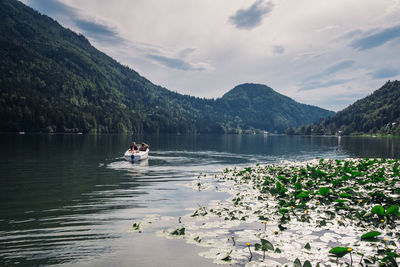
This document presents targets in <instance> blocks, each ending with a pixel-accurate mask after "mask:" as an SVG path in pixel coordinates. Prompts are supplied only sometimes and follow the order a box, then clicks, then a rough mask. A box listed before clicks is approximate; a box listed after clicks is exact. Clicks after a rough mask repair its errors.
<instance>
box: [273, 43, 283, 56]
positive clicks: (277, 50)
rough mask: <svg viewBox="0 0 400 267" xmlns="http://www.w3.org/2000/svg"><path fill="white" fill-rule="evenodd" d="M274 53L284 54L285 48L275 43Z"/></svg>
mask: <svg viewBox="0 0 400 267" xmlns="http://www.w3.org/2000/svg"><path fill="white" fill-rule="evenodd" d="M272 53H274V54H275V55H279V54H283V53H285V48H284V47H283V46H281V45H274V46H272Z"/></svg>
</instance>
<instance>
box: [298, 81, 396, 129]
mask: <svg viewBox="0 0 400 267" xmlns="http://www.w3.org/2000/svg"><path fill="white" fill-rule="evenodd" d="M399 123H400V82H399V81H392V82H390V81H388V82H387V83H386V84H385V85H383V86H382V87H381V88H380V89H378V90H376V91H375V92H373V93H372V94H371V95H369V96H367V97H365V98H363V99H360V100H358V101H356V102H355V103H354V104H352V105H350V106H349V107H347V108H345V109H344V110H342V111H340V112H338V113H336V114H335V115H334V116H332V117H330V118H327V119H324V120H322V121H320V122H318V123H315V124H312V125H309V126H304V127H302V128H300V129H299V130H298V133H299V134H337V133H338V132H339V131H340V134H343V135H351V134H394V135H400V127H399ZM292 133H293V131H292Z"/></svg>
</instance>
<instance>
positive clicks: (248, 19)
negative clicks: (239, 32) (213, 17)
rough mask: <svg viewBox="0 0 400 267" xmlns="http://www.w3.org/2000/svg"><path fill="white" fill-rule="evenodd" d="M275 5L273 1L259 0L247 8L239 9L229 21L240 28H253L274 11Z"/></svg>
mask: <svg viewBox="0 0 400 267" xmlns="http://www.w3.org/2000/svg"><path fill="white" fill-rule="evenodd" d="M273 7H274V5H273V4H272V3H271V2H265V1H264V0H257V1H256V2H255V3H254V4H253V5H252V6H250V7H249V8H247V9H239V10H238V11H237V12H236V13H235V14H234V15H232V16H230V17H229V21H230V22H231V23H232V24H233V25H235V26H236V28H238V29H253V28H255V27H257V26H259V25H260V24H261V23H262V19H263V17H264V16H265V15H267V14H269V13H270V12H271V11H272V8H273Z"/></svg>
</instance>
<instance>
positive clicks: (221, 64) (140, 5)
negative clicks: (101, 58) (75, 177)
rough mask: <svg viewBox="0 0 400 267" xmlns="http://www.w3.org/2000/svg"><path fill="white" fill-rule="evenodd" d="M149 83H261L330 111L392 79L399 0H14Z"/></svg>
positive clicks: (220, 86) (204, 88)
mask: <svg viewBox="0 0 400 267" xmlns="http://www.w3.org/2000/svg"><path fill="white" fill-rule="evenodd" d="M21 1H22V2H24V3H25V4H27V5H29V6H31V7H33V8H34V9H36V10H38V11H39V12H41V13H43V14H46V15H48V16H50V17H52V18H54V19H55V20H57V21H58V22H59V23H60V24H62V25H63V26H65V27H68V28H70V29H72V30H74V31H76V32H79V33H82V34H84V35H85V36H86V37H87V38H88V39H89V40H90V41H91V43H92V44H93V45H94V46H95V47H97V48H98V49H99V50H101V51H103V52H105V53H106V54H108V55H110V56H112V57H113V58H115V59H116V60H118V61H119V62H121V63H122V64H124V65H128V66H129V67H131V68H132V69H134V70H136V71H138V72H139V73H140V74H141V75H143V76H144V77H146V78H148V79H149V80H151V81H152V82H153V83H155V84H158V85H161V86H164V87H166V88H168V89H170V90H173V91H177V92H180V93H183V94H189V95H194V96H199V97H207V98H216V97H220V96H222V95H223V94H224V93H226V92H227V91H229V90H230V89H232V88H233V87H234V86H236V85H238V84H240V83H246V82H253V83H263V84H266V85H268V86H270V87H272V88H273V89H274V90H276V91H278V92H280V93H282V94H285V95H287V96H289V97H292V98H294V99H295V100H297V101H299V102H302V103H307V104H312V105H317V106H320V107H323V108H327V109H330V110H335V111H338V110H340V109H343V108H344V107H346V106H348V105H349V104H351V103H353V102H354V101H355V100H357V99H359V98H362V97H365V96H367V95H369V94H370V93H371V92H373V91H374V90H375V89H378V88H379V87H381V86H382V85H383V84H384V83H385V82H386V81H387V80H395V79H400V57H399V56H398V51H400V17H399V16H398V14H400V0H379V1H376V0H346V1H337V0H336V1H332V0H324V1H321V0H296V1H294V0H280V1H277V0H276V1H275V0H272V1H267V0H218V1H215V0H202V1H198V0H170V1H156V0H116V1H107V0H85V1H80V0H21Z"/></svg>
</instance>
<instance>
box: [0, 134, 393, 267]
mask: <svg viewBox="0 0 400 267" xmlns="http://www.w3.org/2000/svg"><path fill="white" fill-rule="evenodd" d="M134 139H135V140H136V141H137V142H141V141H142V140H143V141H145V142H146V143H148V144H149V145H150V149H151V150H150V154H149V159H148V160H145V161H142V162H138V163H130V162H126V161H124V160H123V158H122V155H123V153H124V151H125V150H126V149H127V148H128V147H129V145H130V143H131V142H132V136H129V135H61V134H60V135H58V134H55V135H40V134H37V135H35V134H32V135H31V134H26V135H12V134H3V135H0V148H1V149H0V210H1V214H0V233H1V234H0V240H1V241H0V265H1V266H8V265H16V264H19V265H26V266H32V265H64V266H110V265H112V264H113V265H116V266H188V265H190V264H194V265H195V266H210V265H212V262H211V261H208V260H206V259H204V258H201V257H199V256H198V253H199V252H201V251H202V250H201V248H199V247H196V246H194V245H189V244H186V243H185V242H184V241H183V240H167V239H164V238H161V237H158V236H156V235H155V234H154V232H151V231H149V232H143V233H141V234H132V233H129V231H128V229H129V228H130V227H131V226H132V223H133V222H134V221H137V220H140V219H142V218H144V217H146V216H149V215H160V216H170V217H171V218H172V219H173V218H178V217H179V216H183V215H184V214H187V213H188V212H189V210H190V209H193V208H196V207H197V206H198V205H203V204H207V203H208V202H209V201H210V200H213V199H223V198H225V197H226V195H225V194H224V193H218V192H216V191H213V190H209V191H196V190H192V189H190V188H188V187H186V186H184V185H185V184H187V183H189V182H190V181H193V180H194V179H196V178H197V176H198V175H200V174H214V173H219V172H221V171H222V170H223V169H224V168H226V167H233V166H238V167H245V166H252V165H255V164H257V163H260V164H264V163H274V162H279V161H281V160H290V161H305V160H310V159H314V158H347V157H363V158H364V157H371V158H373V157H386V158H399V157H400V139H399V138H372V137H339V138H338V137H311V136H285V135H264V136H263V135H251V136H250V135H197V136H187V135H158V136H157V135H147V136H138V137H134ZM172 219H171V220H172Z"/></svg>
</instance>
